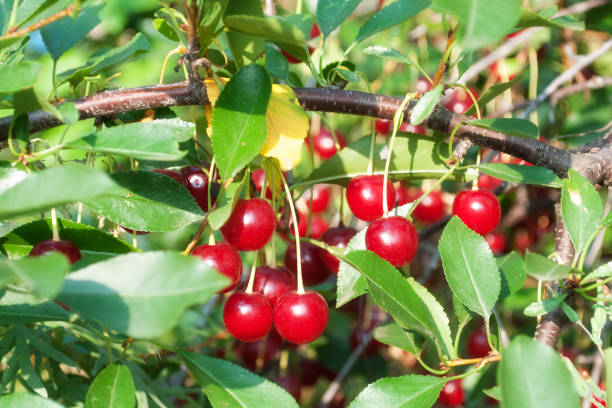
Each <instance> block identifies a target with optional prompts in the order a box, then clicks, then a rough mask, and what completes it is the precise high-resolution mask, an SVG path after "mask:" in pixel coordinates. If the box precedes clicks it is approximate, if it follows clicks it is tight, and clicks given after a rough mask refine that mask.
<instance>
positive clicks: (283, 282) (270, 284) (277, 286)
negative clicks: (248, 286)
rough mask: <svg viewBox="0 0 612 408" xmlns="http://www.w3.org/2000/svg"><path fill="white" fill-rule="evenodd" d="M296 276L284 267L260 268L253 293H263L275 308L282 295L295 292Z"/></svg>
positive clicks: (258, 268)
mask: <svg viewBox="0 0 612 408" xmlns="http://www.w3.org/2000/svg"><path fill="white" fill-rule="evenodd" d="M295 288H296V282H295V275H294V274H293V272H291V270H290V269H289V268H286V267H284V266H258V267H257V270H256V271H255V281H254V282H253V291H254V292H257V293H261V294H262V295H264V297H265V298H266V299H267V300H268V302H270V305H271V306H272V307H274V305H275V304H276V300H277V299H278V297H279V296H280V295H282V294H283V293H285V292H288V291H290V290H295Z"/></svg>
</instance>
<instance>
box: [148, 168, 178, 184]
mask: <svg viewBox="0 0 612 408" xmlns="http://www.w3.org/2000/svg"><path fill="white" fill-rule="evenodd" d="M151 171H152V172H154V173H158V174H163V175H164V176H168V177H172V178H173V179H174V181H176V182H177V183H179V184H182V185H185V178H184V177H183V175H182V174H181V173H179V172H178V171H176V170H168V169H153V170H151Z"/></svg>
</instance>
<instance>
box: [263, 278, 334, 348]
mask: <svg viewBox="0 0 612 408" xmlns="http://www.w3.org/2000/svg"><path fill="white" fill-rule="evenodd" d="M328 319H329V309H328V307H327V302H326V301H325V299H324V298H323V296H321V295H320V294H319V293H318V292H314V291H312V290H307V291H306V293H303V294H299V293H298V292H297V291H290V292H286V293H285V294H283V295H281V297H279V298H278V300H277V301H276V306H275V307H274V326H275V327H276V330H277V331H278V334H280V335H281V336H282V337H283V338H284V339H285V340H287V341H290V342H291V343H295V344H304V343H310V342H312V341H314V340H316V339H317V338H318V337H319V336H320V335H321V334H323V332H324V331H325V327H327V321H328Z"/></svg>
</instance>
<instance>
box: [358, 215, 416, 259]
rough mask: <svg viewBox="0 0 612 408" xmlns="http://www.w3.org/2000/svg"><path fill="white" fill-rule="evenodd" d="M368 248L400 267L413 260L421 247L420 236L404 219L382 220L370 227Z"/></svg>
mask: <svg viewBox="0 0 612 408" xmlns="http://www.w3.org/2000/svg"><path fill="white" fill-rule="evenodd" d="M365 242H366V248H367V249H369V250H370V251H373V252H375V253H376V254H378V256H380V257H381V258H383V259H386V260H387V261H389V262H390V263H391V264H392V265H393V266H395V267H400V266H402V265H406V264H407V263H408V262H410V261H411V260H412V258H413V257H414V255H415V254H416V252H417V248H418V246H419V234H418V233H417V230H416V228H414V225H412V223H411V222H410V221H408V220H407V219H405V218H404V217H399V216H393V217H388V218H380V219H378V220H376V221H374V222H373V223H371V224H370V225H369V226H368V229H367V230H366V235H365Z"/></svg>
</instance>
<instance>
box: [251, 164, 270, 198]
mask: <svg viewBox="0 0 612 408" xmlns="http://www.w3.org/2000/svg"><path fill="white" fill-rule="evenodd" d="M265 179H266V172H265V171H264V169H257V170H253V172H252V173H251V180H253V184H254V185H255V190H257V192H258V193H259V194H261V189H262V188H263V185H264V180H265ZM266 198H268V199H270V200H271V199H272V190H270V184H269V180H268V183H267V184H266Z"/></svg>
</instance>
